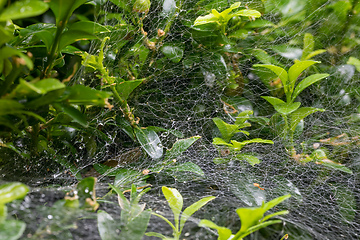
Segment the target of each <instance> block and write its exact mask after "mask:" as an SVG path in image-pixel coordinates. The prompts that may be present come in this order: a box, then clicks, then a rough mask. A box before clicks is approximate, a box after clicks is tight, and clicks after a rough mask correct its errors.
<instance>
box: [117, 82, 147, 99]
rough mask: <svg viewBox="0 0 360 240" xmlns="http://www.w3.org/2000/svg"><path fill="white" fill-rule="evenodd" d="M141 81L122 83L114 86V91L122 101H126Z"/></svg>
mask: <svg viewBox="0 0 360 240" xmlns="http://www.w3.org/2000/svg"><path fill="white" fill-rule="evenodd" d="M142 82H143V80H132V81H124V82H120V83H117V84H116V91H117V92H118V93H119V95H120V97H121V98H122V99H123V100H127V99H128V97H129V95H130V94H131V93H132V91H134V89H135V88H137V87H138V86H139V85H140V84H141V83H142Z"/></svg>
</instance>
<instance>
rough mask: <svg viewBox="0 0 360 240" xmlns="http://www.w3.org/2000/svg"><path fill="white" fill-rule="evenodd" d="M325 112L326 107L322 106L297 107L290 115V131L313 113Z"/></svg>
mask: <svg viewBox="0 0 360 240" xmlns="http://www.w3.org/2000/svg"><path fill="white" fill-rule="evenodd" d="M318 111H320V112H324V111H325V109H320V108H313V107H302V108H299V109H297V110H296V111H295V112H293V113H292V114H291V115H290V118H291V123H290V131H293V132H294V131H295V128H296V126H297V125H298V124H299V122H300V121H301V120H302V119H304V118H305V117H307V116H309V115H310V114H312V113H315V112H318Z"/></svg>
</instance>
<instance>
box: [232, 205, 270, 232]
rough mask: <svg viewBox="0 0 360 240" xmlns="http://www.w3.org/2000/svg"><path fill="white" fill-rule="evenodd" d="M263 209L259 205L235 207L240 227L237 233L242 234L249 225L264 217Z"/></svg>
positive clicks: (255, 223) (253, 224)
mask: <svg viewBox="0 0 360 240" xmlns="http://www.w3.org/2000/svg"><path fill="white" fill-rule="evenodd" d="M265 212H266V211H264V209H262V208H261V207H253V208H238V209H236V213H237V214H238V215H239V217H240V221H241V228H240V230H239V232H238V233H236V234H235V236H237V235H240V236H241V235H242V234H244V233H245V232H246V231H247V230H248V229H249V228H250V227H252V226H255V225H257V224H258V223H259V222H260V220H261V219H262V218H263V217H264V213H265Z"/></svg>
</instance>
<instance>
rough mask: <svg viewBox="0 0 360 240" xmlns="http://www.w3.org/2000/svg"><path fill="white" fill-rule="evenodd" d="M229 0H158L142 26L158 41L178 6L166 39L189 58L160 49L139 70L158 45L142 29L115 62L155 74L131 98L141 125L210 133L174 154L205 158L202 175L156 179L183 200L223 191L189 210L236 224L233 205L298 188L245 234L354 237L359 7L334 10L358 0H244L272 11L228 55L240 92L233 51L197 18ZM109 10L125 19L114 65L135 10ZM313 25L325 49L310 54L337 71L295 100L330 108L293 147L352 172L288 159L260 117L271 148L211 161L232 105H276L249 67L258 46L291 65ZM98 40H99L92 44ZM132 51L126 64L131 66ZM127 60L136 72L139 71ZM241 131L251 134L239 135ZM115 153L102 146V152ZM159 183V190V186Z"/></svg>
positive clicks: (261, 110)
mask: <svg viewBox="0 0 360 240" xmlns="http://www.w3.org/2000/svg"><path fill="white" fill-rule="evenodd" d="M114 2H115V1H114ZM224 2H225V3H228V5H227V6H230V5H231V3H233V2H235V1H221V0H217V1H205V0H204V1H193V0H184V1H181V7H180V9H178V8H177V7H176V6H175V4H176V3H175V2H174V1H172V0H164V1H162V0H158V1H156V0H154V1H152V2H151V8H150V11H149V13H148V14H147V15H146V17H145V18H144V31H146V32H147V37H148V38H149V39H150V40H154V39H156V38H157V37H158V36H157V34H158V29H162V30H164V29H165V27H166V25H167V23H168V22H169V21H170V20H169V19H171V18H172V17H173V16H174V20H173V22H172V25H171V28H170V31H169V33H168V35H167V36H166V38H165V39H164V40H163V42H162V45H159V46H166V45H171V46H173V45H176V46H180V47H181V48H182V49H183V51H184V52H183V56H182V58H181V60H180V61H179V62H173V61H171V59H169V58H167V57H166V56H164V53H163V52H162V51H160V50H159V51H157V52H156V53H155V55H154V59H155V60H154V62H152V63H151V64H149V63H148V65H149V67H146V68H142V67H141V65H138V64H137V63H138V62H143V61H144V60H142V58H143V56H142V54H144V52H148V53H149V54H150V53H151V51H149V50H146V49H145V48H144V46H143V41H144V40H143V39H137V40H136V38H135V41H136V43H135V44H133V46H132V47H131V48H130V49H129V51H128V52H126V53H125V52H124V54H123V55H122V59H124V61H120V63H119V64H118V65H117V66H115V67H118V68H119V69H120V70H118V71H115V72H117V74H119V76H120V77H122V78H124V79H127V80H131V78H132V77H135V78H142V77H147V78H148V79H149V80H148V81H147V82H146V83H145V84H142V85H141V86H140V87H139V88H138V89H137V90H136V91H135V92H134V93H133V94H132V96H131V100H130V102H129V105H130V106H131V107H133V108H134V109H135V110H134V115H135V116H139V117H140V119H141V121H140V124H141V125H142V126H158V127H163V128H166V129H172V130H178V131H181V132H182V133H183V134H184V136H186V137H189V136H195V135H200V136H202V139H201V140H199V141H198V142H196V143H195V144H194V145H193V146H192V147H191V148H190V149H189V150H188V151H187V152H186V154H184V155H183V156H182V157H180V158H178V159H177V161H178V162H185V161H188V160H191V161H192V162H194V163H196V164H197V165H199V166H200V167H201V168H202V170H203V171H204V172H205V177H203V178H199V177H196V176H192V178H193V179H191V178H190V179H189V178H186V176H184V175H182V174H180V173H177V174H176V173H175V176H176V177H175V182H173V181H172V182H171V183H170V182H166V181H169V179H167V178H165V179H163V178H162V177H160V176H158V177H156V180H155V181H156V182H158V183H159V184H164V181H165V183H167V185H169V186H173V187H176V188H177V189H179V191H180V192H181V193H182V194H183V196H184V202H185V203H186V202H188V203H189V204H191V203H192V202H194V201H196V200H197V199H200V198H201V197H203V196H208V195H209V194H212V195H216V196H217V197H218V198H217V199H216V200H215V201H213V202H211V203H209V205H208V207H206V211H200V213H198V214H197V215H195V218H194V219H193V220H194V222H196V221H197V220H196V218H207V219H211V220H212V221H214V222H215V223H217V224H218V225H220V226H227V227H230V228H232V229H233V231H236V230H237V229H239V224H240V223H239V220H238V218H237V216H236V214H235V209H236V208H239V207H249V206H256V205H259V204H261V202H262V201H265V200H267V201H269V200H271V199H273V198H275V197H278V196H280V195H284V194H287V193H290V194H292V196H293V197H292V198H291V199H290V200H288V202H286V203H284V204H283V205H281V206H280V208H281V209H288V210H289V211H290V213H289V214H288V215H285V216H284V217H282V220H283V221H284V223H283V224H282V225H281V226H274V227H270V228H267V231H260V232H258V233H254V234H253V235H252V236H250V237H249V239H280V238H281V237H282V236H283V235H284V234H286V233H288V234H289V236H290V239H358V238H359V234H360V231H359V229H360V225H359V220H358V219H359V211H358V210H357V206H358V204H359V202H358V201H359V197H360V192H359V190H358V189H359V183H358V177H357V175H358V174H357V171H358V167H359V160H360V158H359V150H358V145H359V141H358V139H357V138H358V135H359V125H358V117H359V87H358V86H359V80H358V79H359V72H357V71H356V69H355V67H354V66H353V65H348V64H346V61H347V60H348V59H349V57H350V56H353V57H359V56H358V55H359V54H358V51H356V50H358V46H357V44H358V40H357V39H356V36H358V34H359V29H358V26H357V25H356V24H357V23H358V18H357V16H356V11H355V9H354V8H352V9H349V14H350V15H354V16H353V17H352V18H351V17H348V16H347V15H346V16H343V15H342V13H339V10H338V7H340V6H345V7H346V6H348V4H350V5H351V1H297V0H282V1H271V0H268V1H264V6H265V8H264V9H262V7H261V6H262V2H261V1H246V2H242V5H246V6H248V7H249V8H252V7H254V8H256V9H259V11H262V12H263V13H264V14H263V16H262V17H261V19H262V20H266V21H268V22H269V27H262V28H259V29H256V30H253V31H249V33H248V34H246V37H244V39H240V40H239V39H236V42H237V44H236V47H238V49H240V50H241V51H239V53H235V54H232V57H234V56H235V58H232V59H235V60H236V65H237V66H238V68H239V70H240V71H241V73H242V76H243V78H244V88H243V89H242V90H241V92H236V91H231V90H229V84H230V83H229V82H230V81H229V79H231V77H232V74H234V73H233V69H234V68H233V67H234V64H233V62H232V59H231V57H229V56H227V55H226V54H221V53H219V51H218V50H216V49H215V50H214V48H211V47H204V46H202V45H201V44H199V42H198V39H196V36H194V32H193V31H192V29H191V26H192V25H193V22H194V20H195V19H196V18H197V17H198V16H203V15H206V14H208V13H209V11H210V10H211V9H217V10H218V11H219V12H220V11H222V10H224V9H225V8H224V7H223V6H224ZM355 2H356V1H354V4H355ZM341 4H342V5H341ZM225 5H226V4H225ZM102 11H103V12H102V14H100V15H99V16H98V21H99V22H101V23H105V24H108V25H112V26H115V27H118V31H115V32H113V33H112V34H111V36H110V37H111V40H110V41H111V43H110V44H109V45H108V46H107V54H108V56H107V57H108V58H107V63H108V65H109V66H113V65H112V64H113V62H114V60H115V56H116V55H117V54H119V53H118V52H117V49H121V48H122V47H123V45H121V44H123V43H126V42H129V41H128V38H129V35H131V34H133V29H132V28H131V26H128V25H126V24H128V23H129V22H131V20H130V19H127V18H126V14H125V11H124V10H123V9H122V8H121V7H118V6H116V5H115V4H113V3H111V2H108V3H106V4H105V5H104V7H103V8H102ZM120 17H121V20H119V19H120ZM342 18H344V19H345V20H344V19H342ZM270 23H271V24H270ZM342 23H345V25H346V26H343V25H342ZM121 24H123V25H121ZM129 25H131V24H129ZM124 26H125V27H124ZM305 33H312V34H313V35H314V39H315V50H316V49H326V50H327V52H325V53H323V54H321V55H318V56H316V57H314V59H315V60H319V61H321V64H317V65H316V67H315V68H314V69H313V71H315V72H319V73H329V74H330V76H329V77H328V78H326V79H325V80H322V81H321V82H320V83H318V84H315V85H313V86H311V87H309V88H308V89H307V90H305V91H304V92H303V93H302V94H301V95H300V96H299V98H298V99H299V101H301V103H302V106H312V107H319V108H325V109H326V111H325V112H323V113H316V114H313V115H311V116H308V117H307V118H306V119H305V121H304V125H305V127H304V131H303V133H302V134H301V135H300V136H298V138H297V139H296V145H297V150H298V152H299V153H301V152H303V153H309V151H310V152H311V151H312V150H314V149H315V148H318V147H319V146H320V147H322V148H324V149H327V150H326V151H327V153H328V157H329V158H330V159H331V160H333V161H336V162H339V163H342V164H345V165H346V166H347V167H348V168H350V169H351V170H352V171H353V174H348V173H344V172H341V171H336V170H333V169H331V168H326V167H324V166H321V165H317V164H315V163H307V164H305V165H302V164H297V163H295V162H294V160H293V159H289V157H288V153H287V152H286V150H285V148H284V146H283V144H282V142H281V138H280V137H278V136H277V135H276V134H271V133H270V132H269V130H268V128H266V126H264V125H261V124H257V123H256V122H252V125H253V126H252V128H251V129H250V130H249V131H250V136H249V138H250V139H251V138H255V137H262V138H264V139H272V140H274V142H275V144H274V145H271V146H267V145H261V144H253V145H249V146H248V147H246V149H245V150H244V151H247V152H255V153H257V154H258V156H259V157H260V158H261V163H260V164H257V165H255V166H250V165H249V164H247V163H244V162H240V163H239V162H236V161H231V162H230V163H229V164H227V165H216V164H214V163H213V162H212V160H213V159H214V158H216V157H219V153H218V152H217V150H216V149H215V148H214V146H213V145H212V144H211V142H212V138H214V137H216V136H218V134H219V133H218V132H217V130H216V127H215V125H214V124H213V122H212V118H214V117H220V118H222V119H223V120H224V121H225V122H229V123H233V122H234V116H235V115H234V114H231V111H233V110H236V111H237V112H241V111H244V110H247V109H250V110H253V111H254V116H255V117H260V116H264V117H269V118H270V117H271V116H272V114H274V110H273V109H272V108H271V106H269V105H268V104H267V103H266V102H265V101H264V100H263V99H262V98H260V96H269V95H271V94H274V92H276V91H278V90H279V89H275V88H271V84H270V85H269V81H270V82H271V80H269V78H266V77H265V78H264V77H263V75H264V74H262V72H261V71H260V70H259V69H256V68H253V67H252V65H253V64H255V63H261V58H260V57H259V55H258V54H257V53H258V52H259V50H263V51H265V53H266V54H267V56H268V57H269V58H270V59H271V60H270V61H272V62H271V63H273V64H276V63H280V64H281V66H283V67H284V68H285V69H288V68H289V67H290V66H291V65H292V64H293V63H294V62H293V61H294V60H295V59H300V57H301V54H302V48H303V37H304V34H305ZM97 47H98V46H96V45H94V46H93V48H94V49H97ZM126 61H127V63H130V64H129V65H124V64H125V63H126ZM121 69H123V70H121ZM124 69H131V70H133V72H136V75H137V76H134V75H131V74H129V73H128V72H126V71H124ZM265 74H267V73H265ZM272 80H274V79H272ZM266 82H267V83H268V85H266ZM122 134H123V135H124V133H122ZM120 135H121V134H120ZM117 137H119V136H117ZM160 137H161V139H162V144H163V146H164V147H166V148H170V147H171V145H172V143H173V142H174V141H175V140H176V139H175V137H173V136H172V135H171V134H167V133H164V134H162V135H161V136H160ZM120 138H121V137H120ZM238 138H239V139H245V138H244V137H243V136H238ZM113 145H114V144H113ZM129 145H131V144H129ZM127 150H128V148H122V147H121V146H119V145H116V147H115V151H116V152H117V154H118V153H121V152H126V151H127ZM108 154H109V152H108V151H105V153H103V154H99V155H98V156H97V157H95V158H94V159H100V158H103V157H104V156H106V155H108ZM152 163H155V162H154V160H148V161H147V162H146V163H143V165H140V166H138V168H139V169H143V168H149V167H151V164H152ZM184 179H185V180H184ZM193 180H194V181H193ZM254 183H258V184H259V185H260V186H261V187H262V188H263V189H264V190H261V189H260V188H257V187H256V186H254V185H253V184H254ZM155 189H158V191H159V188H156V187H155ZM148 200H149V202H148V205H150V206H154V205H155V206H158V207H159V208H162V211H163V214H165V215H166V214H168V216H171V214H170V213H169V212H167V213H164V212H166V211H168V210H166V207H164V206H159V203H156V201H158V200H154V201H153V202H151V199H148ZM149 228H150V229H151V230H156V229H157V230H159V229H164V227H163V225H162V223H161V222H156V220H155V221H154V219H152V220H151V225H150V226H149ZM192 228H193V229H195V230H193V231H196V232H192V234H190V236H188V237H186V239H215V235H211V234H210V233H209V232H208V231H204V230H202V229H199V228H197V227H196V224H193V226H192ZM189 231H191V230H189Z"/></svg>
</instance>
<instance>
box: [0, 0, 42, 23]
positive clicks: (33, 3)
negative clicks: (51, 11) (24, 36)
mask: <svg viewBox="0 0 360 240" xmlns="http://www.w3.org/2000/svg"><path fill="white" fill-rule="evenodd" d="M48 8H49V6H48V4H46V3H45V2H43V1H40V0H22V1H17V2H15V3H13V4H11V5H10V6H9V7H7V8H5V9H4V11H2V13H1V14H0V22H5V21H7V20H10V19H11V20H16V19H21V18H29V17H34V16H37V15H40V14H42V13H44V12H46V10H47V9H48Z"/></svg>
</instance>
